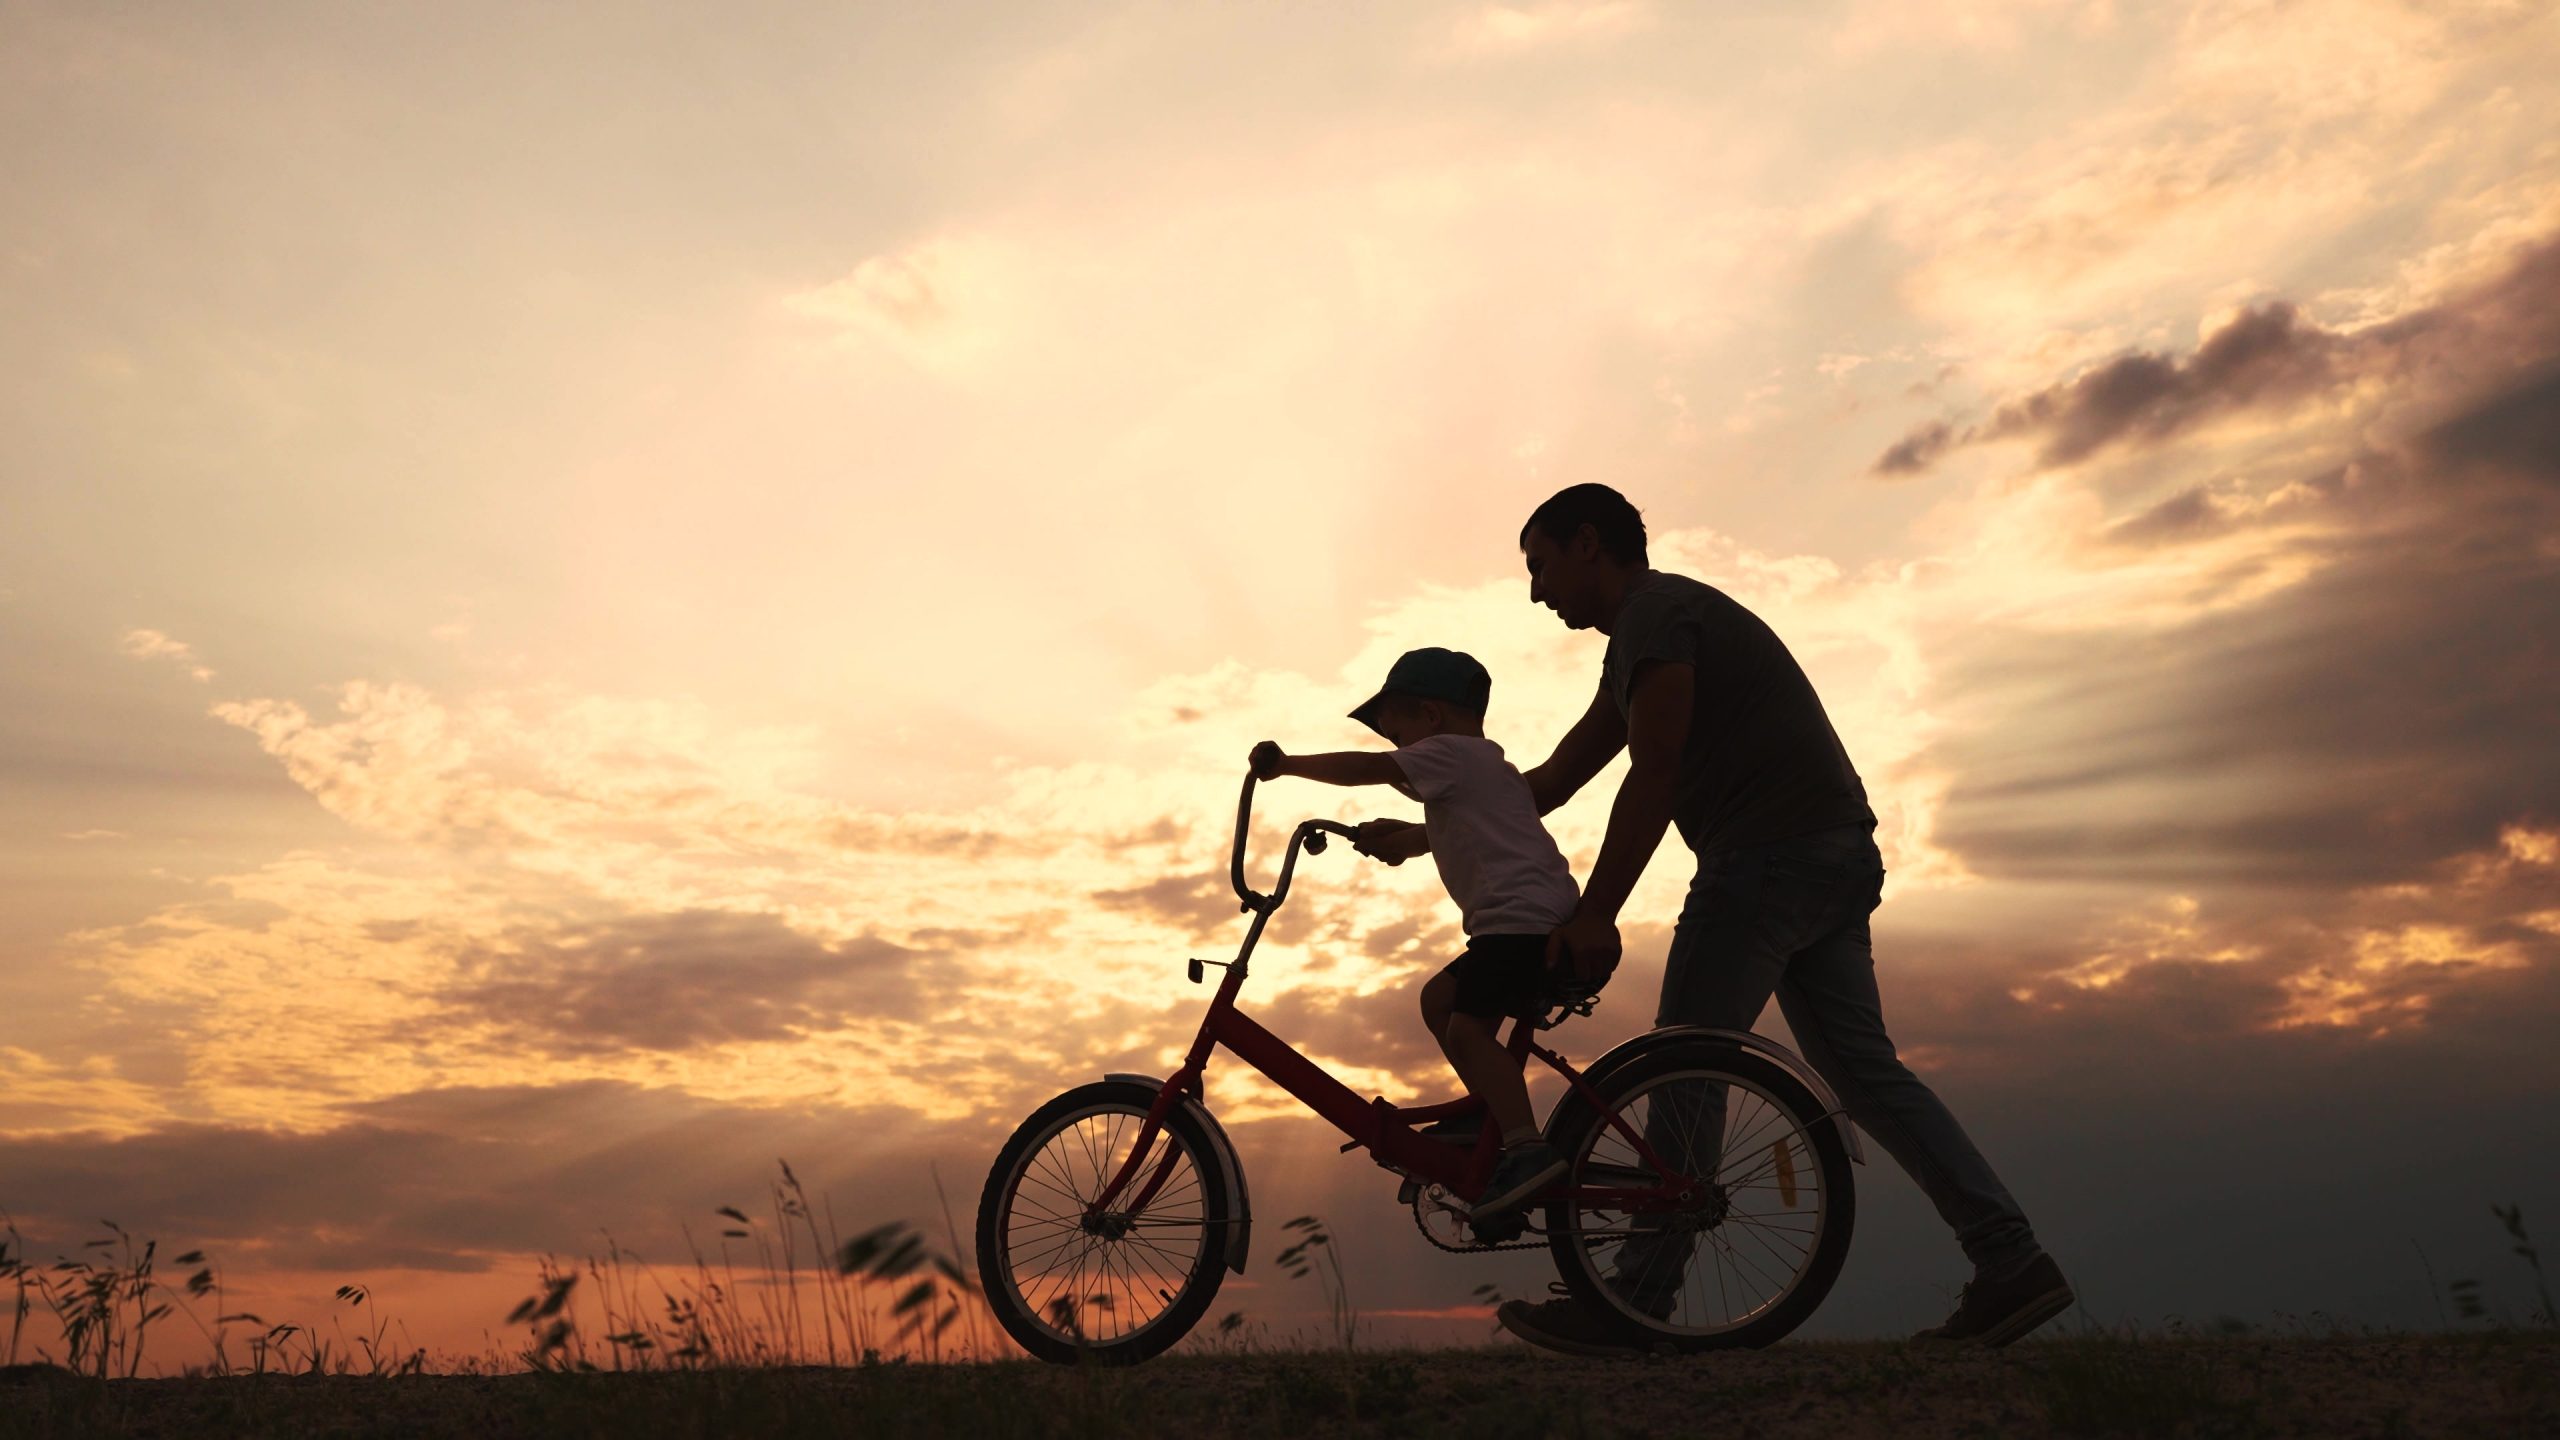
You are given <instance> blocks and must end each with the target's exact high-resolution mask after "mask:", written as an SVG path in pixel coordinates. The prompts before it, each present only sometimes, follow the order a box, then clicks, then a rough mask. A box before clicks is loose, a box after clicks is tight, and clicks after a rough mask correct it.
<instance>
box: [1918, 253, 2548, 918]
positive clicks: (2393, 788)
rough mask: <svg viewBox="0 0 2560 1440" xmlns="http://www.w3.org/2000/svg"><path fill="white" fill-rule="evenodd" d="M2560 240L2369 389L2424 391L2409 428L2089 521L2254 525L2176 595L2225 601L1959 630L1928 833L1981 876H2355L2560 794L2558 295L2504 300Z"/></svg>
mask: <svg viewBox="0 0 2560 1440" xmlns="http://www.w3.org/2000/svg"><path fill="white" fill-rule="evenodd" d="M2555 253H2560V252H2554V251H2544V252H2541V253H2540V255H2539V256H2538V258H2537V259H2536V260H2535V262H2533V263H2532V264H2529V265H2527V266H2525V267H2524V268H2522V269H2520V270H2518V271H2517V272H2515V274H2514V275H2513V276H2511V277H2510V279H2509V282H2508V283H2507V284H2506V285H2505V286H2504V287H2502V288H2497V289H2495V290H2493V291H2492V292H2489V293H2487V294H2486V295H2484V296H2482V297H2475V299H2474V300H2473V302H2472V303H2471V308H2470V310H2469V311H2468V312H2466V314H2467V316H2468V317H2469V318H2468V319H2466V321H2465V322H2464V323H2465V326H2466V328H2467V329H2468V330H2469V331H2470V332H2471V333H2473V334H2475V335H2477V334H2488V333H2491V331H2492V330H2494V331H2495V333H2496V334H2497V335H2498V336H2499V337H2500V341H2499V344H2498V345H2497V346H2495V347H2491V348H2490V349H2488V350H2474V349H2464V350H2460V351H2458V352H2457V351H2451V350H2448V351H2444V352H2441V353H2438V354H2435V355H2434V356H2433V358H2432V360H2431V361H2430V363H2429V364H2427V365H2422V366H2415V367H2413V368H2409V369H2407V370H2406V371H2405V372H2404V373H2403V374H2402V375H2401V376H2400V381H2399V385H2398V388H2397V390H2394V391H2389V392H2386V393H2385V394H2383V395H2382V396H2380V397H2378V398H2377V399H2376V401H2375V403H2376V404H2377V405H2380V406H2383V407H2386V408H2388V407H2390V406H2391V405H2393V404H2394V403H2395V399H2397V398H2398V397H2408V398H2407V399H2406V400H2405V405H2406V407H2407V408H2424V409H2425V410H2427V411H2428V412H2430V413H2431V414H2432V415H2433V416H2434V417H2435V418H2434V420H2433V423H2431V424H2429V425H2427V426H2425V427H2423V428H2418V429H2416V430H2414V432H2413V433H2412V434H2411V435H2410V437H2409V438H2406V439H2403V440H2400V441H2397V442H2378V443H2376V444H2375V445H2373V446H2372V447H2370V448H2368V449H2366V450H2365V451H2363V452H2362V453H2360V454H2358V455H2357V456H2356V457H2355V458H2354V459H2352V460H2351V461H2349V462H2347V463H2346V464H2344V465H2338V466H2332V467H2330V468H2327V469H2324V470H2321V471H2319V472H2317V473H2314V474H2310V475H2307V476H2304V477H2302V478H2300V479H2298V480H2294V481H2292V482H2290V483H2285V484H2281V485H2276V486H2273V487H2271V488H2268V489H2267V490H2266V491H2265V493H2262V494H2258V495H2254V496H2253V495H2250V494H2249V493H2248V492H2246V491H2245V490H2243V489H2241V488H2240V487H2237V486H2230V487H2221V486H2214V485H2201V484H2196V485H2188V486H2185V487H2183V488H2181V489H2179V490H2178V491H2176V492H2175V493H2173V494H2171V495H2170V496H2169V497H2168V498H2167V499H2165V500H2162V501H2160V502H2157V503H2156V504H2154V505H2153V506H2152V507H2150V508H2149V509H2148V510H2145V511H2142V512H2139V513H2137V514H2135V515H2134V516H2132V517H2131V518H2129V519H2126V520H2123V521H2119V522H2117V523H2116V524H2115V525H2114V526H2113V527H2112V528H2110V529H2108V530H2107V531H2105V532H2104V533H2103V535H2102V536H2101V537H2100V538H2101V539H2102V540H2103V541H2104V542H2106V544H2107V545H2110V546H2126V545H2134V546H2142V547H2147V548H2150V549H2153V550H2159V549H2162V548H2164V547H2176V546H2180V545H2186V544H2193V543H2195V542H2197V541H2201V540H2205V539H2209V538H2215V537H2224V536H2229V535H2231V534H2232V533H2233V532H2235V531H2237V530H2240V529H2243V528H2246V527H2253V526H2254V527H2264V528H2266V539H2265V541H2264V542H2263V543H2261V544H2259V545H2256V546H2251V547H2243V549H2242V550H2241V551H2238V552H2233V554H2234V555H2235V558H2232V559H2229V560H2228V561H2221V560H2217V561H2215V562H2214V564H2213V565H2211V566H2207V567H2204V568H2202V569H2200V570H2199V572H2198V575H2197V578H2196V579H2195V581H2194V585H2195V586H2196V589H2195V592H2194V593H2193V594H2192V595H2190V596H2189V597H2188V598H2190V599H2192V600H2198V601H2201V600H2206V599H2215V598H2217V597H2219V603H2217V604H2214V605H2212V606H2209V607H2208V606H2202V605H2199V606H2198V607H2197V613H2196V617H2195V618H2193V619H2191V620H2188V621H2186V622H2185V623H2183V624H2179V625H2176V626H2173V627H2170V628H2167V629H2165V630H2164V629H2160V628H2158V627H2156V626H2155V625H2152V624H2149V623H2145V622H2142V621H2139V620H2129V621H2128V623H2127V624H2126V625H2125V626H2124V627H2123V628H2122V629H2120V630H2110V629H2106V628H2077V629H2074V630H2072V631H2071V632H2069V633H2063V634H2057V633H2054V632H2052V631H2050V630H2047V629H2041V628H2037V627H2030V626H2023V625H2021V626H1998V625H1984V626H1981V627H1977V628H1975V629H1973V630H1971V631H1969V632H1968V633H1966V634H1965V635H1963V636H1960V637H1952V638H1951V639H1950V641H1949V645H1948V651H1947V656H1946V662H1945V665H1944V667H1943V671H1942V675H1941V684H1942V686H1943V691H1942V694H1943V696H1944V698H1945V700H1946V703H1947V705H1948V707H1949V709H1950V711H1951V712H1953V711H1956V710H1962V711H1963V712H1965V715H1966V721H1965V723H1962V724H1958V725H1954V726H1951V727H1950V731H1949V735H1948V737H1947V738H1946V739H1944V740H1943V741H1941V742H1940V743H1939V744H1938V745H1937V746H1936V747H1935V748H1934V752H1933V755H1932V757H1931V759H1932V760H1933V761H1934V762H1936V763H1940V764H1943V765H1944V766H1945V768H1946V770H1947V772H1948V773H1951V774H1952V775H1953V776H1955V780H1954V783H1953V784H1952V786H1951V787H1950V789H1949V791H1948V794H1947V798H1946V802H1945V805H1944V808H1943V809H1942V811H1941V813H1940V817H1939V838H1940V840H1941V841H1942V842H1943V843H1946V844H1948V845H1950V846H1951V847H1952V848H1954V849H1955V850H1957V851H1958V852H1959V853H1961V854H1962V855H1963V856H1964V857H1965V858H1966V860H1967V861H1968V862H1969V863H1971V864H1973V865H1974V866H1975V867H1976V868H1977V869H1979V870H1981V871H1982V872H1983V873H1985V874H1990V875H1995V876H2012V877H2024V876H2039V877H2047V878H2054V877H2071V878H2076V879H2083V880H2104V879H2114V880H2154V881H2161V882H2166V883H2174V884H2179V885H2187V886H2212V885H2216V884H2252V883H2265V882H2280V883H2285V884H2300V885H2314V886H2317V885H2339V884H2374V883H2383V882H2387V881H2390V880H2392V879H2395V878H2397V877H2400V876H2403V875H2405V874H2407V873H2410V872H2412V871H2413V870H2415V869H2417V868H2419V867H2423V866H2425V865H2427V864H2429V863H2432V862H2434V861H2437V860H2440V859H2441V858H2443V857H2445V856H2448V855H2452V854H2455V853H2457V852H2461V851H2466V850H2477V849H2480V848H2483V847H2484V846H2487V845H2489V844H2491V843H2493V842H2494V840H2495V837H2496V835H2497V833H2498V831H2499V829H2500V827H2502V826H2503V825H2505V824H2507V823H2509V822H2512V821H2515V820H2517V819H2519V818H2524V817H2530V816H2545V817H2548V816H2552V815H2555V814H2560V746H2554V745H2552V744H2551V743H2550V734H2551V718H2550V717H2551V716H2552V715H2554V714H2560V663H2555V661H2554V657H2555V656H2560V547H2555V546H2554V545H2553V544H2552V543H2551V541H2550V538H2549V537H2551V536H2553V535H2555V534H2560V436H2555V427H2560V421H2555V420H2554V419H2553V416H2554V414H2555V413H2560V367H2556V366H2555V360H2560V305H2555V306H2554V308H2553V309H2551V310H2549V311H2547V312H2542V313H2538V314H2535V313H2529V312H2528V310H2527V309H2526V308H2525V307H2524V306H2523V298H2524V297H2527V296H2533V295H2540V294H2543V293H2544V292H2546V291H2549V292H2552V294H2553V298H2554V299H2555V300H2560V283H2555V281H2554V278H2553V277H2554V276H2555V275H2560V264H2555V263H2554V261H2553V260H2552V258H2551V257H2552V256H2553V255H2554V254H2555ZM2491 319H2494V320H2495V321H2496V323H2495V325H2492V324H2491V323H2490V321H2491ZM2448 323H2449V322H2448ZM2286 333H2291V332H2290V331H2288V332H2286ZM2408 353H2409V354H2410V355H2415V354H2417V353H2418V352H2417V351H2416V350H2414V349H2412V350H2410V351H2409V352H2408ZM2229 363H2231V364H2237V363H2239V362H2237V361H2233V362H2229ZM2279 527H2280V528H2279ZM2200 553H2201V552H2200ZM2217 567H2218V568H2217ZM2279 571H2281V572H2283V573H2287V574H2291V573H2293V572H2300V573H2301V575H2302V578H2300V579H2297V580H2293V581H2292V582H2291V583H2286V584H2279V585H2275V586H2272V587H2265V586H2263V585H2262V582H2263V581H2264V580H2265V579H2266V578H2267V577H2268V576H2269V575H2270V574H2273V573H2278V572H2279ZM2252 586H2260V587H2261V588H2263V589H2264V590H2265V593H2264V594H2263V595H2258V596H2254V597H2251V596H2250V595H2248V594H2247V590H2246V587H2252Z"/></svg>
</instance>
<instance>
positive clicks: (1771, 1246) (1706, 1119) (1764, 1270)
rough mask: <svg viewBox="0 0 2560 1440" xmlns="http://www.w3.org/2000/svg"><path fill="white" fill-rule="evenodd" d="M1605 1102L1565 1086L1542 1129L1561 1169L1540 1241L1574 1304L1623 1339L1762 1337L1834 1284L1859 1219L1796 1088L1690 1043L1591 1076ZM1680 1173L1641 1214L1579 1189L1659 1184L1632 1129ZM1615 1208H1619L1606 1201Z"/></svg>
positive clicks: (1837, 1161) (1836, 1161)
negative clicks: (1596, 1103)
mask: <svg viewBox="0 0 2560 1440" xmlns="http://www.w3.org/2000/svg"><path fill="white" fill-rule="evenodd" d="M1601 1089H1602V1091H1603V1098H1604V1100H1605V1101H1606V1108H1605V1109H1595V1108H1593V1107H1592V1106H1591V1105H1590V1104H1588V1103H1587V1102H1584V1101H1583V1100H1582V1099H1581V1098H1580V1097H1579V1096H1573V1095H1569V1096H1568V1097H1567V1098H1566V1100H1565V1102H1564V1103H1563V1104H1561V1105H1559V1106H1558V1107H1557V1110H1556V1115H1555V1117H1554V1118H1553V1119H1552V1120H1551V1121H1550V1122H1549V1126H1548V1138H1549V1141H1550V1143H1552V1144H1554V1145H1555V1146H1556V1147H1557V1149H1558V1150H1560V1151H1561V1152H1563V1154H1564V1155H1565V1157H1566V1159H1567V1162H1568V1164H1569V1165H1570V1167H1571V1168H1570V1169H1569V1170H1568V1172H1567V1175H1566V1180H1565V1188H1564V1189H1563V1190H1561V1191H1560V1192H1559V1194H1558V1198H1557V1199H1555V1200H1554V1201H1551V1202H1550V1203H1549V1204H1548V1207H1547V1212H1546V1222H1547V1234H1548V1246H1549V1249H1550V1250H1551V1251H1552V1253H1553V1254H1554V1256H1555V1262H1556V1269H1557V1270H1558V1272H1559V1273H1560V1274H1561V1275H1562V1276H1563V1279H1564V1282H1565V1285H1566V1287H1567V1288H1568V1289H1569V1290H1570V1291H1571V1292H1572V1293H1573V1295H1574V1297H1575V1298H1576V1299H1578V1300H1579V1301H1581V1302H1582V1304H1583V1305H1584V1306H1585V1307H1586V1308H1588V1309H1590V1310H1591V1311H1593V1312H1594V1313H1597V1314H1600V1315H1604V1316H1606V1317H1608V1318H1609V1319H1610V1320H1611V1321H1612V1322H1613V1323H1614V1324H1615V1325H1616V1327H1617V1328H1618V1329H1620V1330H1621V1331H1622V1332H1624V1333H1625V1334H1626V1336H1627V1338H1628V1339H1629V1340H1630V1341H1631V1342H1633V1343H1636V1344H1640V1345H1649V1346H1667V1347H1668V1348H1671V1349H1673V1350H1679V1351H1692V1350H1713V1349H1722V1348H1726V1347H1734V1346H1760V1345H1767V1344H1770V1343H1772V1342H1773V1341H1776V1340H1777V1339H1779V1338H1780V1337H1782V1336H1784V1335H1786V1334H1787V1333H1788V1332H1790V1331H1792V1330H1794V1329H1795V1328H1796V1327H1797V1326H1798V1325H1801V1324H1803V1323H1804V1321H1805V1319H1806V1318H1807V1317H1808V1316H1810V1315H1812V1314H1813V1312H1814V1309H1815V1307H1817V1306H1819V1305H1820V1304H1821V1303H1822V1300H1823V1297H1824V1296H1826V1295H1828V1294H1829V1293H1830V1291H1831V1285H1832V1282H1833V1281H1834V1280H1836V1279H1838V1278H1839V1274H1840V1266H1841V1263H1842V1262H1843V1261H1844V1260H1846V1259H1847V1258H1848V1254H1849V1236H1850V1232H1851V1230H1852V1229H1853V1227H1854V1225H1855V1223H1856V1219H1857V1203H1856V1194H1855V1191H1854V1189H1853V1186H1852V1182H1851V1180H1850V1175H1849V1151H1848V1146H1847V1145H1846V1144H1845V1143H1844V1142H1843V1141H1842V1139H1841V1136H1840V1130H1839V1126H1838V1125H1837V1123H1836V1122H1835V1121H1834V1120H1833V1119H1832V1118H1831V1117H1830V1116H1828V1115H1827V1114H1826V1113H1825V1112H1824V1110H1823V1107H1822V1105H1821V1104H1820V1103H1819V1102H1818V1101H1816V1100H1815V1099H1814V1097H1813V1095H1812V1093H1811V1092H1810V1091H1808V1090H1807V1089H1806V1088H1805V1087H1804V1085H1803V1083H1802V1082H1801V1081H1799V1080H1797V1079H1796V1077H1795V1076H1793V1075H1792V1074H1789V1073H1788V1072H1787V1070H1786V1069H1785V1068H1784V1067H1783V1066H1780V1065H1778V1064H1776V1063H1775V1062H1773V1061H1771V1060H1769V1059H1768V1058H1766V1057H1764V1056H1760V1055H1755V1054H1753V1053H1751V1052H1749V1051H1747V1050H1743V1049H1740V1048H1738V1047H1735V1046H1730V1045H1714V1044H1691V1045H1678V1046H1673V1047H1670V1048H1666V1049H1665V1050H1663V1051H1662V1052H1660V1053H1659V1054H1654V1055H1648V1056H1644V1057H1641V1058H1639V1059H1637V1060H1634V1061H1631V1062H1629V1063H1628V1064H1627V1065H1626V1066H1625V1067H1623V1068H1622V1069H1620V1070H1618V1071H1617V1072H1616V1073H1614V1074H1612V1075H1610V1076H1609V1077H1608V1079H1607V1080H1605V1081H1603V1082H1602V1086H1601ZM1636 1136H1641V1137H1643V1139H1644V1141H1645V1145H1646V1147H1648V1148H1650V1149H1651V1150H1652V1151H1653V1153H1654V1155H1655V1157H1656V1158H1658V1159H1660V1160H1661V1161H1662V1162H1663V1163H1664V1165H1665V1166H1667V1167H1669V1168H1670V1170H1671V1171H1672V1173H1674V1174H1676V1175H1680V1176H1684V1177H1687V1178H1690V1179H1692V1180H1694V1181H1695V1182H1696V1183H1695V1184H1693V1185H1691V1186H1690V1187H1689V1193H1688V1197H1687V1198H1686V1199H1685V1200H1683V1201H1682V1202H1680V1203H1678V1204H1677V1205H1674V1206H1670V1207H1667V1208H1659V1209H1651V1210H1647V1209H1645V1208H1644V1207H1641V1206H1636V1205H1634V1204H1632V1203H1631V1202H1630V1201H1627V1200H1624V1199H1615V1200H1613V1199H1610V1198H1606V1197H1592V1196H1585V1197H1583V1198H1577V1192H1578V1191H1582V1190H1617V1191H1620V1192H1624V1191H1631V1190H1643V1189H1646V1188H1649V1187H1653V1186H1655V1185H1658V1184H1659V1183H1661V1176H1662V1172H1661V1171H1659V1170H1657V1169H1656V1168H1655V1167H1654V1166H1653V1165H1652V1164H1650V1163H1648V1162H1647V1161H1646V1160H1645V1158H1644V1156H1643V1152H1642V1150H1640V1149H1639V1147H1638V1146H1637V1145H1636V1144H1635V1142H1634V1139H1633V1137H1636ZM1619 1207H1624V1208H1619Z"/></svg>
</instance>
